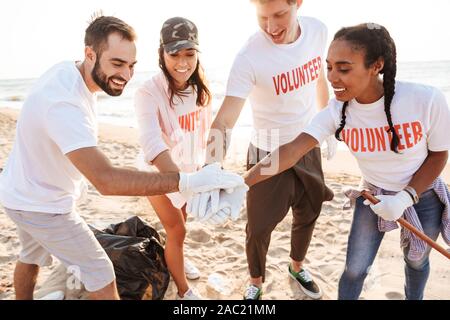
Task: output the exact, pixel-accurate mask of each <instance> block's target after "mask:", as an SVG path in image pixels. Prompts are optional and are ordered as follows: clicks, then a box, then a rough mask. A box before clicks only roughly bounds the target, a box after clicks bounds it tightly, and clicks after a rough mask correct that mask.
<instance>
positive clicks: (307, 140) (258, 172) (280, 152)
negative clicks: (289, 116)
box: [244, 133, 318, 187]
mask: <svg viewBox="0 0 450 320" xmlns="http://www.w3.org/2000/svg"><path fill="white" fill-rule="evenodd" d="M317 144H318V141H317V140H316V139H315V138H313V137H312V136H311V135H309V134H307V133H301V134H300V135H299V136H297V138H295V139H294V140H293V141H291V142H289V143H287V144H285V145H282V146H281V147H279V148H278V149H276V150H275V151H273V152H272V153H270V154H269V155H267V156H266V157H265V158H264V159H262V160H261V161H260V162H258V163H257V164H256V165H255V166H254V167H253V168H251V169H250V170H249V171H247V172H246V173H245V174H244V179H245V183H246V184H247V185H248V186H249V187H251V186H252V185H254V184H256V183H258V182H261V181H264V180H266V179H268V178H270V177H272V176H274V175H277V174H279V173H281V172H283V171H285V170H287V169H289V168H291V167H293V166H294V165H295V164H296V163H297V162H298V161H299V160H300V159H301V158H302V157H303V156H304V155H305V154H306V153H308V152H309V151H310V150H312V149H313V148H314V147H315V146H316V145H317ZM269 166H270V167H271V169H268V167H269ZM273 168H274V169H273ZM265 169H266V170H265Z"/></svg>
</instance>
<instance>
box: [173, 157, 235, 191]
mask: <svg viewBox="0 0 450 320" xmlns="http://www.w3.org/2000/svg"><path fill="white" fill-rule="evenodd" d="M243 184H244V178H242V177H241V176H240V175H237V174H235V173H232V172H227V171H224V170H222V169H221V168H220V165H219V164H218V163H213V164H210V165H207V166H205V167H203V168H202V169H201V170H199V171H197V172H194V173H183V172H180V181H179V183H178V189H179V191H180V193H181V194H182V195H183V196H184V197H185V198H186V199H189V198H190V197H192V196H193V195H194V193H200V192H206V191H211V190H213V189H230V188H235V187H237V186H241V185H243Z"/></svg>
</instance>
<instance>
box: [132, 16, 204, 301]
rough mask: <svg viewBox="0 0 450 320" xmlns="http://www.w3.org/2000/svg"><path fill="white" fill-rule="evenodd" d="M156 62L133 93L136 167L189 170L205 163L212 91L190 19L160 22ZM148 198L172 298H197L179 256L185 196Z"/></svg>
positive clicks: (194, 272) (191, 272) (193, 272)
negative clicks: (160, 230)
mask: <svg viewBox="0 0 450 320" xmlns="http://www.w3.org/2000/svg"><path fill="white" fill-rule="evenodd" d="M159 67H160V68H161V72H159V73H157V74H156V75H155V76H153V77H152V78H151V79H150V80H149V81H147V82H145V83H144V85H143V86H142V87H141V88H139V89H138V91H137V92H136V96H135V108H136V114H137V119H138V124H139V132H140V137H139V141H140V144H141V147H142V151H141V153H140V155H139V156H138V162H139V165H138V166H139V167H140V169H147V170H151V171H153V170H155V169H157V170H158V171H160V172H179V171H187V172H194V171H196V170H198V169H199V168H200V167H201V166H202V165H203V163H204V153H205V149H206V139H207V130H208V129H209V127H210V125H211V104H210V102H211V93H210V91H209V89H208V87H207V84H206V81H205V76H204V73H203V68H202V66H201V64H200V61H199V57H198V31H197V27H196V26H195V24H194V23H192V22H191V21H189V20H188V19H185V18H181V17H174V18H171V19H168V20H167V21H165V22H164V24H163V26H162V29H161V36H160V47H159ZM148 200H149V201H150V204H151V205H152V207H153V208H154V210H155V212H156V214H157V215H158V217H159V219H160V221H161V223H162V224H163V226H164V229H165V231H166V232H167V239H166V244H165V258H166V262H167V266H168V268H169V271H170V273H171V274H172V277H173V279H174V281H175V284H176V286H177V289H178V293H177V295H176V299H183V300H197V299H202V297H201V296H200V295H199V294H198V293H196V292H195V291H193V290H192V289H190V288H189V285H188V282H187V278H189V279H198V278H199V277H200V274H199V271H198V269H197V268H195V267H194V266H192V265H191V264H190V263H189V262H187V261H186V260H185V259H184V253H183V244H184V239H185V235H186V228H185V222H186V206H185V204H186V199H184V198H183V197H182V196H181V194H180V193H178V192H176V193H170V194H167V195H161V196H152V197H148Z"/></svg>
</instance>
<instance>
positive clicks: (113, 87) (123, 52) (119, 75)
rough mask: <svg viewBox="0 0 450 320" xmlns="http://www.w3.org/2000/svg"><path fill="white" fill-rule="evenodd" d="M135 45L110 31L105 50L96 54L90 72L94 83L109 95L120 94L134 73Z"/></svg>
mask: <svg viewBox="0 0 450 320" xmlns="http://www.w3.org/2000/svg"><path fill="white" fill-rule="evenodd" d="M135 64H136V46H135V44H134V42H133V41H129V40H126V39H124V38H122V37H121V35H119V34H118V33H111V34H110V35H109V36H108V41H107V45H106V48H105V50H103V52H101V53H100V54H99V55H97V57H96V60H95V64H94V67H93V69H92V72H91V76H92V79H93V80H94V82H95V84H96V85H97V86H98V87H99V88H100V89H101V90H103V91H104V92H105V93H107V94H108V95H110V96H119V95H121V94H122V91H123V89H124V88H125V86H126V84H127V83H128V81H129V80H130V79H131V77H132V76H133V74H134V65H135Z"/></svg>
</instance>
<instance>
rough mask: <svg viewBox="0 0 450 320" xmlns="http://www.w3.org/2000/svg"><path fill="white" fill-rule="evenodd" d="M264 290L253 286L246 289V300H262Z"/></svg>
mask: <svg viewBox="0 0 450 320" xmlns="http://www.w3.org/2000/svg"><path fill="white" fill-rule="evenodd" d="M261 296H262V290H261V288H258V287H257V286H255V285H253V284H251V285H249V286H248V287H247V289H245V293H244V300H261Z"/></svg>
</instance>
